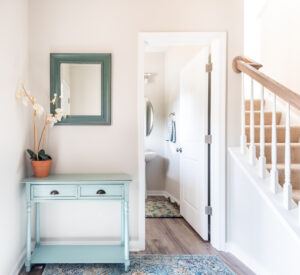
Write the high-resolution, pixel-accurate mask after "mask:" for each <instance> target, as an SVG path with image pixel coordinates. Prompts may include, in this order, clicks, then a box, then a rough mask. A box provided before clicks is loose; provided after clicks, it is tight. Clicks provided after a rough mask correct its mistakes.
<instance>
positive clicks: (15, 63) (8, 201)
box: [0, 0, 31, 275]
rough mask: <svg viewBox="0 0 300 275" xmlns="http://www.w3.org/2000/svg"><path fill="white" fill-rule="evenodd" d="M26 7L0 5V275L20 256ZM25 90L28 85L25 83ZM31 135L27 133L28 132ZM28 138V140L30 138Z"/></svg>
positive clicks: (11, 1) (12, 2)
mask: <svg viewBox="0 0 300 275" xmlns="http://www.w3.org/2000/svg"><path fill="white" fill-rule="evenodd" d="M27 9H28V4H27V1H23V0H3V1H1V2H0V37H1V43H0V59H1V63H0V64H1V65H0V83H1V86H0V95H1V108H0V117H1V134H0V152H1V155H2V157H1V160H0V167H1V168H0V171H1V172H0V220H1V226H0V243H1V245H0V259H1V260H0V274H1V275H2V274H3V275H9V274H13V275H14V274H15V272H16V269H15V268H16V264H17V262H18V261H19V260H20V259H21V258H22V256H24V249H25V237H26V230H25V229H26V223H25V214H26V207H25V205H26V204H25V188H24V186H23V185H22V184H21V183H20V179H21V178H22V177H24V175H25V149H26V148H28V147H29V146H28V144H29V140H28V138H29V126H28V125H29V123H31V118H30V120H28V118H29V115H30V111H31V110H30V107H29V106H28V107H27V109H26V108H25V107H24V106H23V104H22V103H21V102H19V101H17V99H16V92H17V90H18V88H19V84H20V82H21V81H25V82H26V80H27V73H28V67H27V65H28V63H27V62H28V58H27V57H28V47H27V44H28V43H27V41H28V40H27V35H28V23H27V21H28V17H27ZM26 84H27V86H28V82H26ZM30 134H31V132H30ZM30 137H31V136H30Z"/></svg>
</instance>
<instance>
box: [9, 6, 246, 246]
mask: <svg viewBox="0 0 300 275" xmlns="http://www.w3.org/2000/svg"><path fill="white" fill-rule="evenodd" d="M6 25H7V24H6ZM4 26H5V24H4ZM29 27H30V28H29V29H30V32H29V57H30V64H29V72H30V80H31V90H32V91H34V93H35V94H36V95H37V96H38V98H39V99H41V100H42V101H43V103H44V104H46V106H47V105H48V104H49V67H50V66H49V53H50V52H96V53H105V52H108V53H112V125H111V126H81V127H79V126H60V127H54V128H53V129H51V131H50V132H49V133H50V134H49V136H48V139H47V141H48V145H47V146H48V147H47V150H48V151H49V153H50V154H51V155H52V156H53V167H52V172H57V173H63V172H64V173H72V172H77V173H80V172H82V173H89V172H94V173H95V172H98V173H101V172H125V173H128V174H130V175H131V176H132V178H133V183H132V184H131V186H130V213H129V215H130V237H131V246H132V247H133V248H135V249H138V248H143V246H144V233H145V231H144V212H143V208H140V207H139V205H142V204H143V196H142V198H141V197H140V196H139V191H140V188H142V183H141V182H138V178H139V171H141V170H140V169H143V168H142V167H139V163H138V112H137V110H138V107H137V106H138V103H137V98H138V97H137V95H138V93H139V91H138V90H137V64H138V60H137V58H138V54H137V50H138V32H147V31H149V32H153V31H162V32H163V31H168V32H176V31H177V32H180V31H181V32H184V31H188V32H193V31H194V32H199V31H200V32H201V31H226V32H228V42H227V46H228V51H227V54H228V56H227V60H228V67H227V68H228V73H227V76H228V77H227V83H228V89H227V90H228V94H227V98H228V107H227V110H228V112H227V121H228V123H227V133H228V134H227V141H228V145H236V144H238V142H239V133H240V131H239V125H240V123H239V122H240V104H237V103H239V102H240V75H238V74H235V73H233V71H232V69H231V60H232V59H233V58H234V56H236V55H240V54H241V53H242V51H243V1H240V0H227V1H220V0H211V1H206V0H187V1H182V0H172V1H171V0H165V1H160V0H154V1H146V0H128V1H122V0H89V1H84V0H43V1H40V0H29ZM19 45H20V44H19ZM228 129H230V131H229V130H228ZM142 190H143V189H142ZM41 213H42V228H41V237H42V239H43V240H47V241H60V240H61V241H66V240H68V241H70V242H72V241H73V242H75V241H77V240H86V239H87V238H86V237H88V238H89V240H90V241H95V240H99V239H101V238H102V239H105V240H111V239H116V238H117V236H118V233H119V231H120V227H119V224H120V223H119V214H118V213H119V205H117V204H113V203H107V204H84V205H83V204H79V203H78V204H76V203H71V202H70V203H61V204H59V205H58V204H56V205H53V204H52V205H50V204H49V205H43V207H42V209H41Z"/></svg>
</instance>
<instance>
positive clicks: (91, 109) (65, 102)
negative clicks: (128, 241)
mask: <svg viewBox="0 0 300 275" xmlns="http://www.w3.org/2000/svg"><path fill="white" fill-rule="evenodd" d="M56 108H61V109H63V111H64V112H65V113H66V114H67V116H66V118H64V119H63V120H62V121H60V122H58V123H56V124H55V125H110V124H111V54H107V53H105V54H102V53H51V54H50V112H51V113H52V114H54V113H55V109H56Z"/></svg>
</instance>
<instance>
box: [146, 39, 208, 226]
mask: <svg viewBox="0 0 300 275" xmlns="http://www.w3.org/2000/svg"><path fill="white" fill-rule="evenodd" d="M208 53H209V46H208V45H203V44H202V45H199V44H198V45H184V44H182V45H171V44H169V45H167V44H162V43H156V44H155V43H152V44H150V43H149V44H148V45H147V44H146V46H145V52H144V82H145V83H144V96H145V140H144V144H145V169H146V172H145V175H146V217H148V218H149V217H162V218H165V217H172V218H174V217H176V218H177V217H180V218H182V217H183V218H186V217H185V215H184V214H183V213H180V199H181V194H182V192H183V189H182V188H181V187H180V181H181V180H180V179H181V178H180V171H181V166H180V158H181V156H182V153H183V151H182V150H183V148H182V144H181V140H182V138H183V134H186V133H192V132H194V133H196V132H197V129H196V128H197V127H194V126H193V125H192V124H191V122H189V121H191V119H189V116H193V115H194V114H195V110H193V111H191V112H189V111H186V106H187V104H186V102H187V101H189V103H188V105H189V104H191V102H190V100H192V101H194V102H195V103H194V106H195V109H199V107H200V106H199V105H198V106H196V105H197V102H198V101H197V100H198V99H200V101H201V100H202V99H201V96H202V95H201V93H203V92H204V94H205V96H202V97H203V100H202V101H203V102H205V100H207V97H206V96H207V89H205V88H204V91H203V90H202V91H201V90H200V92H199V90H198V94H199V96H200V97H199V98H193V97H194V94H193V93H192V92H190V93H189V92H185V93H184V94H183V93H182V85H183V79H182V77H183V72H184V71H186V74H190V76H187V78H190V79H192V78H193V77H194V78H195V79H197V75H195V74H197V71H198V69H195V68H193V66H195V65H196V66H198V67H201V68H202V69H203V70H205V69H204V68H205V65H206V63H207V62H208ZM199 56H200V57H202V58H200V60H199V58H198V57H199ZM203 56H205V59H204V60H203ZM197 58H198V61H197ZM199 61H200V63H199ZM204 62H205V63H204ZM200 73H202V72H199V74H200ZM204 74H205V75H207V73H205V72H204ZM204 74H203V75H204ZM198 78H199V79H200V78H201V77H198ZM197 81H198V80H197ZM205 81H206V83H205V85H207V79H205ZM205 81H204V82H205ZM195 87H196V86H195ZM205 87H206V86H205ZM183 98H184V102H185V106H182V103H183V102H182V99H183ZM182 107H183V108H185V109H184V110H185V111H184V114H181V112H180V111H181V110H182V109H183V108H182ZM203 109H205V110H206V107H205V108H203ZM199 115H201V114H199ZM202 126H203V125H202ZM199 127H200V126H199ZM202 128H203V127H202ZM202 130H203V129H202ZM196 135H197V133H196V134H195V136H196ZM181 184H183V183H181ZM185 193H186V195H189V196H190V195H191V194H190V193H191V192H189V190H188V187H186V188H185ZM192 196H193V195H192ZM195 199H197V200H199V197H197V198H195ZM149 200H150V201H151V200H154V201H156V203H157V200H165V201H169V203H170V204H172V205H173V206H175V208H176V210H177V213H176V212H175V213H169V214H167V213H164V206H160V207H159V206H158V207H159V208H160V209H159V210H160V211H159V214H158V215H151V214H149V213H147V211H150V210H149V209H148V208H149V207H151V205H148V203H149ZM190 200H191V199H190ZM192 200H193V199H192ZM187 221H188V222H189V219H188V218H187ZM191 225H192V224H191ZM192 226H193V225H192Z"/></svg>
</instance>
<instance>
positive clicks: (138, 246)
mask: <svg viewBox="0 0 300 275" xmlns="http://www.w3.org/2000/svg"><path fill="white" fill-rule="evenodd" d="M119 243H120V241H88V242H86V241H85V242H83V241H44V242H43V241H41V244H45V245H63V244H65V245H84V244H86V245H105V244H106V245H107V244H112V245H114V244H119ZM31 247H35V242H34V241H33V242H32V243H31ZM129 247H130V251H131V252H138V251H143V250H145V244H144V243H143V242H141V241H140V240H133V241H130V242H129ZM25 259H26V248H25V249H23V251H22V253H21V254H20V256H19V258H18V260H17V264H16V265H15V266H14V268H13V269H12V271H11V273H10V275H18V274H19V273H20V271H21V269H22V267H23V265H24V263H25Z"/></svg>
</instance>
